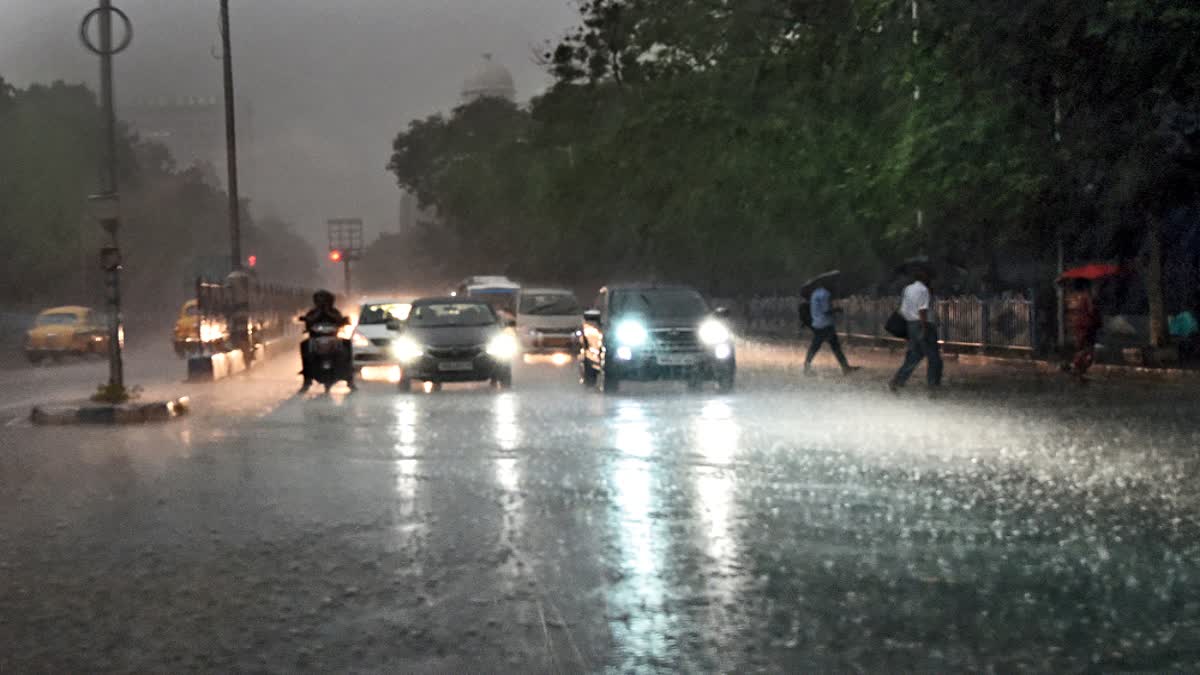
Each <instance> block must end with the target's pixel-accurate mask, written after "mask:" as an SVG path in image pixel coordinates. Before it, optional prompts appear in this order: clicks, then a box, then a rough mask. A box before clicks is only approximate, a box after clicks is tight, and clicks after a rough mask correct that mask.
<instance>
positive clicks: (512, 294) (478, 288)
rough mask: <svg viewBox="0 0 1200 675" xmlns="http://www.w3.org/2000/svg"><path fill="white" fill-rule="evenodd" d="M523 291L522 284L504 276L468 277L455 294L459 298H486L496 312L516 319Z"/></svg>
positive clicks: (504, 316)
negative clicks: (520, 295)
mask: <svg viewBox="0 0 1200 675" xmlns="http://www.w3.org/2000/svg"><path fill="white" fill-rule="evenodd" d="M520 292H521V284H518V283H517V282H515V281H513V280H512V279H509V278H508V277H503V276H478V277H467V278H466V279H464V280H463V281H462V283H460V284H459V285H458V288H457V289H455V292H454V295H455V297H459V298H464V297H465V298H478V299H481V300H485V301H486V302H487V303H488V304H489V305H491V306H492V309H493V310H495V311H496V313H497V314H498V315H500V316H502V317H503V318H505V319H515V318H516V316H517V296H518V295H519V294H520Z"/></svg>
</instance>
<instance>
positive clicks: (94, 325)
mask: <svg viewBox="0 0 1200 675" xmlns="http://www.w3.org/2000/svg"><path fill="white" fill-rule="evenodd" d="M107 352H108V329H107V327H106V326H105V325H104V323H103V322H102V321H101V320H100V319H99V318H98V317H97V316H96V314H95V312H93V311H92V310H91V309H89V308H87V307H77V306H67V307H54V308H52V309H47V310H45V311H44V312H42V313H41V314H39V315H38V317H37V319H36V320H34V323H33V328H31V329H30V330H29V332H27V333H26V334H25V356H26V357H28V358H29V361H30V362H31V363H38V362H40V361H41V360H42V359H45V358H56V359H57V358H61V357H63V356H86V355H88V354H105V353H107Z"/></svg>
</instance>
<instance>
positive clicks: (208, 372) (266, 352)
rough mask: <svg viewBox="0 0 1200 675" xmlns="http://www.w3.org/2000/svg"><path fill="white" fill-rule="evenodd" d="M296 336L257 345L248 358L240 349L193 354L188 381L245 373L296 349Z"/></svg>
mask: <svg viewBox="0 0 1200 675" xmlns="http://www.w3.org/2000/svg"><path fill="white" fill-rule="evenodd" d="M295 345H296V340H295V339H294V338H287V337H284V338H276V339H274V340H270V341H268V342H264V343H262V344H259V345H256V346H255V348H254V358H252V359H250V360H247V359H246V355H245V353H243V352H242V350H240V349H234V350H232V351H228V352H220V353H217V354H209V355H206V356H193V357H191V358H189V359H188V361H187V369H188V370H187V381H188V382H192V383H204V382H216V381H218V380H224V379H226V378H229V377H232V376H234V375H237V374H238V373H243V372H245V371H246V370H248V369H250V368H251V367H253V365H254V364H256V363H262V362H264V361H266V360H267V359H270V358H274V357H276V356H279V355H280V354H283V353H286V352H288V351H291V350H293V349H295Z"/></svg>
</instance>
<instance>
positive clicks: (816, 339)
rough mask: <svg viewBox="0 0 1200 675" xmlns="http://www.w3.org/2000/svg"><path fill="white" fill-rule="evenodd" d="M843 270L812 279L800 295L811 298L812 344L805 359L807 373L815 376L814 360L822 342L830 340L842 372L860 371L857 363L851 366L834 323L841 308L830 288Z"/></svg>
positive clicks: (830, 346)
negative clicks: (834, 305)
mask: <svg viewBox="0 0 1200 675" xmlns="http://www.w3.org/2000/svg"><path fill="white" fill-rule="evenodd" d="M840 274H841V272H838V271H837V270H834V271H832V272H826V273H825V274H822V275H820V276H818V277H815V278H813V279H811V280H810V281H809V282H808V283H806V284H804V287H803V288H802V289H801V291H800V292H801V295H806V296H807V297H808V306H809V312H810V314H811V317H812V331H813V338H812V344H810V345H809V347H808V355H807V356H806V357H805V358H804V374H805V375H812V374H813V369H812V362H813V359H814V358H815V357H816V356H817V352H819V351H821V345H823V344H825V343H826V342H828V343H829V349H830V350H832V351H833V356H834V357H835V358H836V359H837V361H838V364H840V365H841V367H842V374H843V375H849V374H850V373H853V372H854V371H856V370H858V369H859V368H858V366H852V365H850V362H849V361H847V360H846V355H845V354H844V353H843V352H842V343H841V341H840V340H839V339H838V334H837V327H836V326H835V325H834V318H835V315H836V314H838V312H839V311H840V310H838V309H835V308H834V307H833V291H831V290H830V287H831V286H833V285H834V283H835V282H836V281H837V278H838V276H840Z"/></svg>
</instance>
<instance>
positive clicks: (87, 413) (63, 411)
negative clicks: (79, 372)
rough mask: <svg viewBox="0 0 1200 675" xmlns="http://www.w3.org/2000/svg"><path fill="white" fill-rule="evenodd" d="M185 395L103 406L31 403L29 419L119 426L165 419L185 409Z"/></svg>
mask: <svg viewBox="0 0 1200 675" xmlns="http://www.w3.org/2000/svg"><path fill="white" fill-rule="evenodd" d="M189 404H190V402H189V401H188V397H186V396H180V397H178V398H173V399H170V400H167V401H153V402H150V403H123V404H121V405H105V404H102V403H93V402H91V401H87V402H81V403H56V404H48V405H39V406H34V408H33V412H32V413H31V414H30V420H31V421H32V422H33V423H34V424H37V425H42V426H61V425H68V424H92V425H119V424H146V423H148V422H166V421H169V420H172V419H175V418H177V417H180V416H182V415H186V414H187V412H188V406H189Z"/></svg>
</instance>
